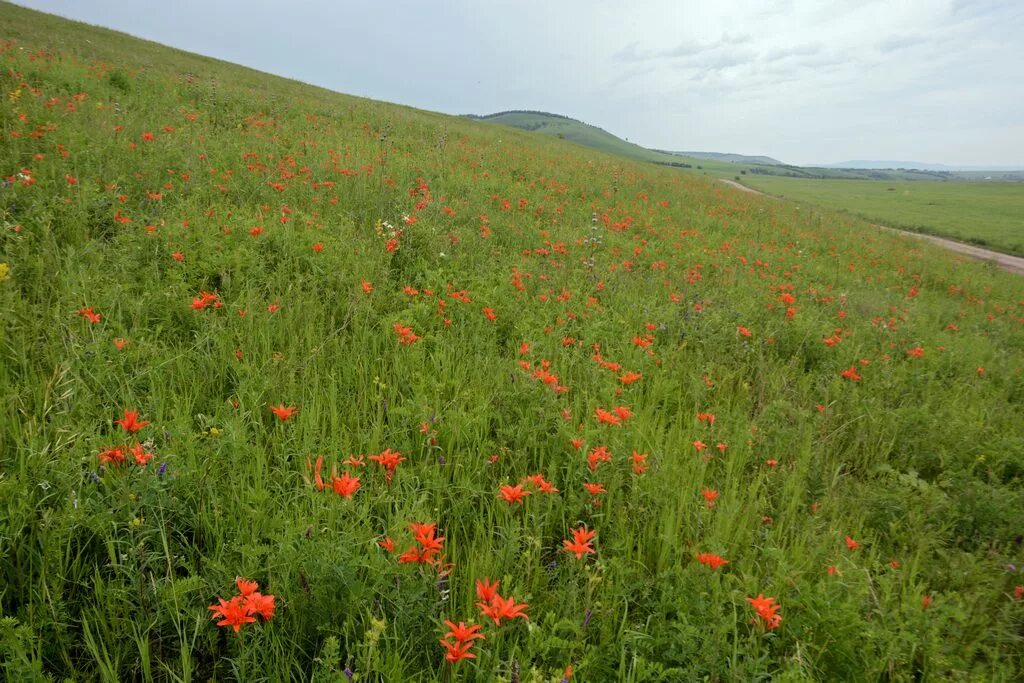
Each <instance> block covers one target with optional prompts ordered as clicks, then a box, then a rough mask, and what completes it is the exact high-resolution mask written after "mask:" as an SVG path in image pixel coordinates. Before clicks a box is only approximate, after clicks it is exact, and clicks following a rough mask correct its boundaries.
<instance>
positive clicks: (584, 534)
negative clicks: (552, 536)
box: [562, 526, 597, 560]
mask: <svg viewBox="0 0 1024 683" xmlns="http://www.w3.org/2000/svg"><path fill="white" fill-rule="evenodd" d="M571 531H572V540H571V541H570V540H569V539H566V540H564V541H562V549H563V550H565V551H566V552H570V553H573V554H574V555H576V559H577V560H578V559H580V558H581V557H583V556H584V555H585V554H593V553H594V546H593V543H592V541H593V540H594V534H596V533H597V532H596V531H594V530H593V529H591V530H590V531H587V529H586V528H585V527H582V526H581V527H579V528H578V529H572V530H571Z"/></svg>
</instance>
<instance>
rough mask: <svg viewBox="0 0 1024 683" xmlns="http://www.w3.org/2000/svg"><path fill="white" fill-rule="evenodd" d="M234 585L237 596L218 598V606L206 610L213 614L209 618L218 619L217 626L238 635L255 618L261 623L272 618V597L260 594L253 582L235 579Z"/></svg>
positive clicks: (273, 605)
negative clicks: (232, 630)
mask: <svg viewBox="0 0 1024 683" xmlns="http://www.w3.org/2000/svg"><path fill="white" fill-rule="evenodd" d="M235 584H236V585H237V586H238V591H239V594H238V595H236V596H234V597H233V598H231V599H230V600H225V599H224V598H221V597H218V598H217V602H218V604H216V605H210V606H209V607H208V608H207V609H209V610H210V611H211V612H213V614H212V615H211V618H213V619H220V621H218V622H217V626H230V627H231V628H233V629H234V630H235V633H238V631H239V630H240V629H241V628H242V626H244V625H245V624H251V623H254V622H255V621H256V617H257V616H258V617H260V618H261V619H263V621H270V620H271V619H272V618H273V617H274V609H275V608H276V606H275V604H274V596H273V595H263V594H262V593H260V592H259V588H260V586H259V584H258V583H256V582H255V581H248V580H246V579H243V578H237V579H235Z"/></svg>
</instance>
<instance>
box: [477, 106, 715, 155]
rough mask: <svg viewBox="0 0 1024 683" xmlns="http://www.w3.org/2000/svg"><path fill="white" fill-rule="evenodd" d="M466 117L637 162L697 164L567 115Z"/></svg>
mask: <svg viewBox="0 0 1024 683" xmlns="http://www.w3.org/2000/svg"><path fill="white" fill-rule="evenodd" d="M466 118H470V119H475V120H477V121H486V122H488V123H500V124H503V125H506V126H512V127H513V128H519V129H521V130H526V131H531V132H535V133H540V134H541V135H550V136H552V137H557V138H560V139H562V140H568V141H570V142H575V143H576V144H578V145H583V146H585V147H592V148H593V149H598V150H601V151H602V152H608V153H609V154H616V155H618V156H622V157H627V158H629V159H637V160H639V161H650V162H653V163H656V164H662V165H665V166H679V167H682V168H692V167H693V166H694V165H695V164H697V163H700V161H699V160H697V159H693V158H689V157H685V156H680V155H678V154H672V153H670V152H661V151H658V150H653V149H647V148H646V147H641V146H640V145H637V144H634V143H632V142H629V141H627V140H623V139H622V138H620V137H617V136H615V135H612V134H611V133H609V132H608V131H606V130H604V129H603V128H598V127H597V126H592V125H590V124H588V123H583V122H582V121H577V120H576V119H573V118H570V117H568V116H562V115H561V114H552V113H550V112H545V111H530V110H522V109H517V110H513V111H502V112H498V113H496V114H488V115H486V116H477V115H474V114H470V115H467V117H466Z"/></svg>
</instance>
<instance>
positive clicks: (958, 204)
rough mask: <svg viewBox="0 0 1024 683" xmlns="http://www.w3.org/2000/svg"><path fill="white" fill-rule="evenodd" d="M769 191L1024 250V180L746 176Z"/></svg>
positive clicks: (1000, 248)
mask: <svg viewBox="0 0 1024 683" xmlns="http://www.w3.org/2000/svg"><path fill="white" fill-rule="evenodd" d="M744 182H745V183H746V184H748V185H750V186H751V187H753V188H756V189H758V190H761V191H762V192H767V193H769V194H772V195H776V196H780V197H786V198H788V199H793V200H797V201H801V202H811V203H813V204H816V205H818V206H824V207H828V208H832V209H840V210H846V211H850V212H852V213H854V214H857V215H859V216H863V217H864V218H867V219H869V220H871V221H874V222H876V223H882V224H885V225H890V226H893V227H899V228H905V229H909V230H915V231H918V232H928V233H932V234H937V235H944V236H947V237H953V238H954V239H959V240H961V241H963V242H972V243H975V244H982V245H985V246H988V247H991V248H993V249H996V250H998V251H1003V252H1006V253H1010V254H1017V255H1020V256H1024V183H992V182H989V183H969V182H954V183H946V182H879V181H873V180H863V181H862V180H856V181H852V180H799V179H795V178H773V177H767V176H746V177H745V178H744Z"/></svg>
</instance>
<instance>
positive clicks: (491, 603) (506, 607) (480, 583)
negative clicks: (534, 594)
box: [476, 577, 529, 626]
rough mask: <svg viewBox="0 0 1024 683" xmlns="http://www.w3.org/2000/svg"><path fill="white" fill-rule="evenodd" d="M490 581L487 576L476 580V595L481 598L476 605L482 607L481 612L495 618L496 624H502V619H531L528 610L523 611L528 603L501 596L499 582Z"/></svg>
mask: <svg viewBox="0 0 1024 683" xmlns="http://www.w3.org/2000/svg"><path fill="white" fill-rule="evenodd" d="M490 581H491V580H490V579H489V578H487V577H484V579H483V580H481V579H477V581H476V597H477V598H479V599H480V602H478V603H476V606H477V607H479V608H480V614H482V615H483V616H485V617H487V618H489V619H493V620H494V625H495V626H501V620H502V619H506V620H511V619H516V618H520V619H529V617H528V616H527V615H526V612H524V611H523V610H524V609H526V608H527V607H529V605H528V604H526V603H525V602H524V603H522V604H516V601H515V599H514V598H511V597H509V598H503V597H501V595H499V594H498V583H499V582H498V581H495V582H494V583H491V582H490Z"/></svg>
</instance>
